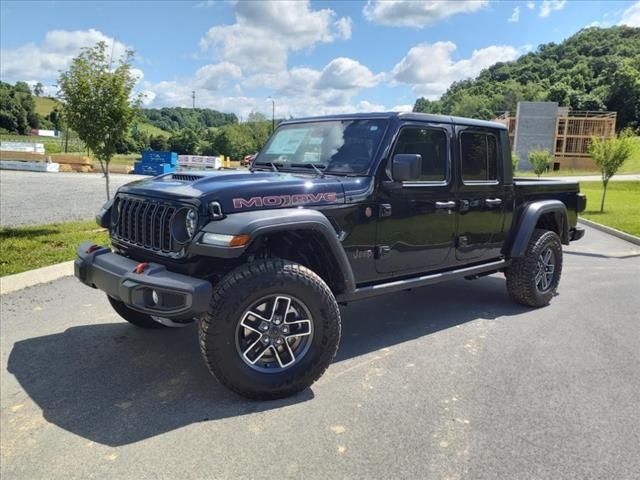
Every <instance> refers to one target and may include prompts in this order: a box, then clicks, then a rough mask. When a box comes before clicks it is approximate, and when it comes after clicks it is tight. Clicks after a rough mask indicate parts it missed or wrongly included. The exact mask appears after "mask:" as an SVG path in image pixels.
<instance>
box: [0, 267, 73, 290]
mask: <svg viewBox="0 0 640 480" xmlns="http://www.w3.org/2000/svg"><path fill="white" fill-rule="evenodd" d="M70 275H73V260H71V261H68V262H63V263H57V264H55V265H50V266H48V267H42V268H36V269H35V270H28V271H26V272H22V273H16V274H14V275H7V276H6V277H2V278H0V294H2V295H4V294H5V293H11V292H17V291H18V290H22V289H23V288H27V287H32V286H34V285H39V284H41V283H48V282H52V281H53V280H58V279H59V278H62V277H68V276H70Z"/></svg>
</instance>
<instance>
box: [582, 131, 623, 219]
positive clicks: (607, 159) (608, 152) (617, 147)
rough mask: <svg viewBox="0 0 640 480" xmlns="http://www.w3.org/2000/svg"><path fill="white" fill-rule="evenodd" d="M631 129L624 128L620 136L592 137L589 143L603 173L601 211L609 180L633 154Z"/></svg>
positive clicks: (592, 155) (590, 151) (592, 156)
mask: <svg viewBox="0 0 640 480" xmlns="http://www.w3.org/2000/svg"><path fill="white" fill-rule="evenodd" d="M631 152H632V144H631V130H624V131H623V132H622V133H621V134H620V135H619V136H618V137H613V138H607V139H603V138H592V139H591V143H590V144H589V154H590V155H591V158H593V160H594V161H595V162H596V165H598V168H599V169H600V173H601V174H602V188H603V190H602V200H601V202H600V213H603V212H604V200H605V197H606V195H607V187H608V185H609V180H611V177H613V176H614V175H615V174H616V172H617V171H618V169H619V168H620V167H621V166H622V165H623V164H624V162H625V161H626V160H627V159H628V158H629V157H630V156H631Z"/></svg>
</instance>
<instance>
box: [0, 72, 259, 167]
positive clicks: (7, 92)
mask: <svg viewBox="0 0 640 480" xmlns="http://www.w3.org/2000/svg"><path fill="white" fill-rule="evenodd" d="M36 93H38V94H40V93H41V89H37V88H33V89H31V88H30V87H29V85H28V84H27V83H26V82H17V83H16V84H15V85H10V84H8V83H2V82H0V133H1V134H2V140H11V141H33V142H41V143H44V144H45V150H46V152H47V153H60V152H63V151H65V149H67V151H69V152H85V151H86V147H85V146H84V145H83V144H82V142H80V140H79V139H78V138H77V137H78V136H77V134H76V133H75V132H73V131H69V130H68V129H67V128H66V126H65V124H64V119H63V116H62V115H61V112H62V105H61V104H60V102H59V101H58V100H57V99H55V98H51V97H40V96H37V95H35V94H36ZM34 128H39V129H57V130H60V131H61V132H62V135H63V136H64V135H68V136H69V141H64V139H57V138H49V137H34V136H30V135H29V134H30V132H31V129H34ZM270 133H271V121H269V120H267V118H266V117H265V116H264V115H262V114H260V113H252V114H250V115H249V116H248V119H247V122H244V123H242V124H240V123H238V118H237V117H236V115H235V114H233V113H224V112H219V111H217V110H212V109H207V108H196V109H192V108H180V107H176V108H160V109H141V110H139V112H138V118H137V120H136V121H135V122H134V125H133V128H132V129H131V131H130V132H129V134H128V135H126V136H125V137H124V138H123V139H122V140H121V141H119V142H118V143H117V145H116V151H117V153H118V154H130V153H134V154H139V153H141V152H142V151H144V150H149V149H151V150H158V151H166V150H171V151H174V152H178V153H180V154H206V155H227V156H231V157H232V158H235V159H240V158H242V157H243V156H244V155H247V154H250V153H254V152H255V151H257V150H259V149H260V148H261V147H262V145H264V143H265V142H266V141H267V138H268V137H269V134H270Z"/></svg>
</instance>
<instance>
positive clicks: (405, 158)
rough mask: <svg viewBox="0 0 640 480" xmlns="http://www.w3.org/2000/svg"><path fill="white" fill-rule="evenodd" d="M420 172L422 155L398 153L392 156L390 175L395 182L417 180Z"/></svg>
mask: <svg viewBox="0 0 640 480" xmlns="http://www.w3.org/2000/svg"><path fill="white" fill-rule="evenodd" d="M421 173H422V155H420V154H417V153H399V154H397V155H394V156H393V160H392V163H391V176H392V177H393V179H394V180H395V181H396V182H407V181H411V180H418V179H419V178H420V174H421Z"/></svg>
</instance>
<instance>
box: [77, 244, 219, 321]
mask: <svg viewBox="0 0 640 480" xmlns="http://www.w3.org/2000/svg"><path fill="white" fill-rule="evenodd" d="M94 248H95V247H94V246H93V245H92V244H91V243H90V242H85V243H83V244H82V245H80V247H79V248H78V250H77V252H76V254H77V257H76V260H75V263H74V271H75V276H76V277H78V279H79V280H80V281H81V282H82V283H84V284H85V285H88V286H90V287H93V288H98V289H100V290H102V291H104V292H105V293H107V295H109V296H111V297H113V298H116V299H118V300H120V301H122V302H124V303H125V304H126V305H127V306H129V307H131V308H133V309H135V310H138V311H140V312H143V313H148V314H150V315H157V316H160V317H166V318H174V319H187V318H193V317H196V316H198V315H200V314H202V313H204V312H206V311H207V309H208V308H209V303H210V301H211V295H212V292H213V287H212V285H211V283H210V282H207V281H206V280H201V279H199V278H194V277H189V276H187V275H181V274H179V273H174V272H170V271H168V270H167V268H166V267H165V266H164V265H160V264H158V263H148V264H145V266H144V268H142V269H141V268H138V269H137V271H140V272H141V273H136V267H139V266H140V265H141V264H140V262H137V261H135V260H131V259H130V258H126V257H123V256H122V255H118V254H116V253H113V252H112V251H111V250H110V249H108V248H106V247H100V248H98V249H95V250H94Z"/></svg>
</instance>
